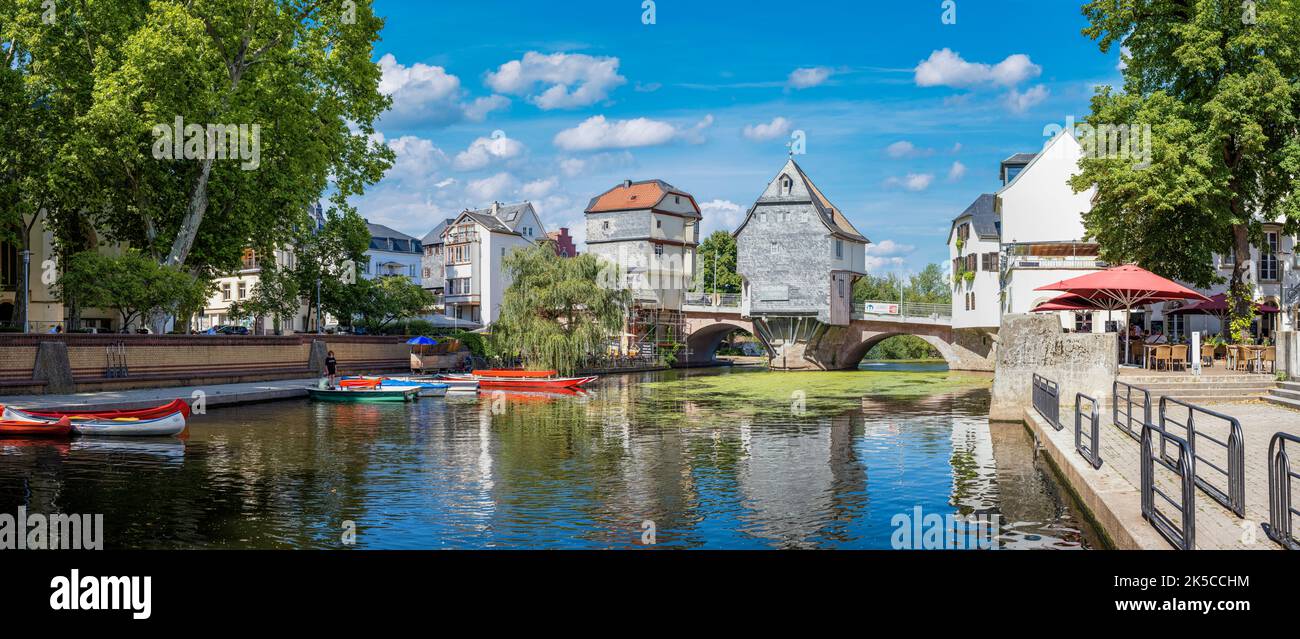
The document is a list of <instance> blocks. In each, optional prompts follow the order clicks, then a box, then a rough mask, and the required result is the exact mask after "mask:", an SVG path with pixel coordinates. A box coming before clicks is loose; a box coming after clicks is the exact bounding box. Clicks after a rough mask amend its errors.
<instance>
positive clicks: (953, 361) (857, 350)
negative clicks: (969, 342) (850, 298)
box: [839, 330, 961, 369]
mask: <svg viewBox="0 0 1300 639" xmlns="http://www.w3.org/2000/svg"><path fill="white" fill-rule="evenodd" d="M902 335H911V336H913V337H919V338H921V339H922V340H925V343H927V344H929V345H930V346H932V347H934V350H936V351H938V352H939V356H940V357H942V358H943V361H944V362H947V364H948V368H950V369H955V368H958V367H959V364H960V363H961V360H960V358H959V357H958V355H957V353H956V352H955V351H954V350H953V347H952V344H950V343H948V342H947V341H946V340H944V339H943V338H942V337H939V336H937V335H926V334H924V333H918V332H912V331H906V330H900V331H876V332H864V333H863V335H862V340H861V341H858V342H857V343H851V344H848V345H847V346H846V348H845V349H844V350H843V351H841V355H840V359H839V362H840V364H841V365H842V366H844V367H845V368H850V369H855V368H857V367H858V366H859V365H861V364H862V359H863V358H865V357H866V356H867V353H868V352H869V351H870V350H871V349H872V348H875V347H876V345H877V344H879V343H881V342H883V341H885V340H887V339H889V338H891V337H899V336H902Z"/></svg>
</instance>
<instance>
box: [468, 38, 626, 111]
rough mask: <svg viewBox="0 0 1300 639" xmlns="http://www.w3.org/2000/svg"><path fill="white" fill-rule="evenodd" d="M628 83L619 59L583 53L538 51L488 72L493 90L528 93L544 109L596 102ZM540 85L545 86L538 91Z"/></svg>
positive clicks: (511, 93)
mask: <svg viewBox="0 0 1300 639" xmlns="http://www.w3.org/2000/svg"><path fill="white" fill-rule="evenodd" d="M625 82H627V80H626V79H625V78H624V77H623V76H621V75H619V74H618V58H613V57H608V58H596V57H592V56H589V55H584V54H581V53H553V54H551V55H544V54H541V53H538V52H536V51H529V52H528V53H525V54H524V57H523V59H521V60H511V61H509V62H506V63H505V64H502V65H501V66H500V67H499V68H498V69H497V70H496V72H495V73H494V72H488V74H487V78H486V83H487V85H488V86H489V87H491V88H492V90H493V91H496V92H498V93H505V94H508V95H521V96H528V98H527V99H528V101H529V102H532V103H533V104H535V105H537V107H538V108H541V109H544V110H549V109H572V108H576V107H582V106H587V105H590V104H595V103H596V102H599V101H601V100H604V99H605V98H607V97H608V96H609V91H610V90H611V89H613V88H614V87H617V86H619V85H621V84H623V83H625ZM539 85H540V86H541V87H544V88H542V90H541V92H540V93H537V92H536V89H537V87H538V86H539Z"/></svg>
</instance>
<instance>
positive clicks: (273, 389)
mask: <svg viewBox="0 0 1300 639" xmlns="http://www.w3.org/2000/svg"><path fill="white" fill-rule="evenodd" d="M318 381H320V378H319V377H313V378H310V379H285V380H277V381H269V382H247V383H243V384H211V385H206V386H175V387H171V388H150V389H135V390H120V391H99V392H94V393H74V394H71V395H0V404H9V405H12V406H16V407H19V408H60V409H61V408H70V409H90V408H95V409H100V410H110V409H133V408H147V407H149V406H157V405H158V404H163V403H166V402H170V401H172V400H173V399H184V400H186V401H188V402H191V403H193V402H194V401H195V393H196V392H198V391H202V393H203V395H202V397H203V398H204V401H205V402H206V403H207V408H215V407H218V406H229V405H233V404H247V403H251V402H264V401H270V400H276V399H291V398H295V397H306V396H307V390H306V388H307V387H308V386H311V385H314V384H315V383H316V382H318Z"/></svg>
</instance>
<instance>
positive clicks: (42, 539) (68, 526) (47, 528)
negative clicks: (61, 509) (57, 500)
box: [0, 506, 104, 550]
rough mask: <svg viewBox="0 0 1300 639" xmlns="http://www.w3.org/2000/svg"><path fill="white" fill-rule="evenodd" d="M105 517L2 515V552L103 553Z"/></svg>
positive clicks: (24, 510) (23, 512)
mask: <svg viewBox="0 0 1300 639" xmlns="http://www.w3.org/2000/svg"><path fill="white" fill-rule="evenodd" d="M103 549H104V516H103V515H67V514H63V513H55V514H51V515H44V514H41V513H28V512H27V508H26V507H24V506H19V507H18V516H16V517H15V516H14V515H11V514H9V513H0V550H103Z"/></svg>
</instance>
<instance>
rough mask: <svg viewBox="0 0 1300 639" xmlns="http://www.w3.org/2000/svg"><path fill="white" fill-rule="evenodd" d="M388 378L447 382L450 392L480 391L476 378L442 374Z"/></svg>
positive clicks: (412, 381)
mask: <svg viewBox="0 0 1300 639" xmlns="http://www.w3.org/2000/svg"><path fill="white" fill-rule="evenodd" d="M388 379H391V380H394V381H398V382H410V383H412V384H416V383H426V384H429V383H432V384H446V385H447V392H448V393H475V392H478V382H476V381H474V380H472V379H471V380H454V379H447V378H445V377H443V376H441V375H412V376H410V377H389V378H388Z"/></svg>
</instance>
